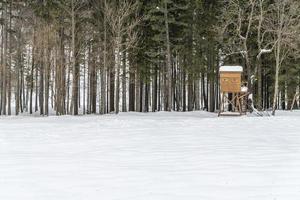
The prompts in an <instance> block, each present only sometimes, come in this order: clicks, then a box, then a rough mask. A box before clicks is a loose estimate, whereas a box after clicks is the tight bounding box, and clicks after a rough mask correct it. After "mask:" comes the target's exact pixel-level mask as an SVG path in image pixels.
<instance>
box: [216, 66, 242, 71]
mask: <svg viewBox="0 0 300 200" xmlns="http://www.w3.org/2000/svg"><path fill="white" fill-rule="evenodd" d="M219 71H220V72H243V67H242V66H221V67H220V69H219Z"/></svg>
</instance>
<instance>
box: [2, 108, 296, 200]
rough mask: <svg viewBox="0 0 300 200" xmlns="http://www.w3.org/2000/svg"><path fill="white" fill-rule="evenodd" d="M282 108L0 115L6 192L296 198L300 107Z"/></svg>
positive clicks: (42, 197)
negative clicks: (222, 113)
mask: <svg viewBox="0 0 300 200" xmlns="http://www.w3.org/2000/svg"><path fill="white" fill-rule="evenodd" d="M277 114H278V116H276V117H253V116H248V117H247V116H244V117H220V118H217V117H216V114H208V113H204V112H191V113H174V112H172V113H148V114H137V113H127V114H121V115H106V116H80V117H71V116H64V117H55V116H52V117H28V116H23V117H0V199H1V200H99V199H104V200H169V199H170V200H249V199H251V200H252V199H253V200H275V199H276V200H295V199H300V124H299V121H300V112H278V113H277Z"/></svg>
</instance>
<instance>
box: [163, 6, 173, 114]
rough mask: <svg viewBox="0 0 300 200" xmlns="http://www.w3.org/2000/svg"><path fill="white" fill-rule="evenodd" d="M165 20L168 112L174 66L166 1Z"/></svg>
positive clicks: (170, 104) (168, 109) (170, 101)
mask: <svg viewBox="0 0 300 200" xmlns="http://www.w3.org/2000/svg"><path fill="white" fill-rule="evenodd" d="M164 6H165V9H164V18H165V28H166V67H167V73H166V94H165V95H167V98H166V100H167V102H166V108H165V109H166V110H167V111H171V109H172V108H171V106H172V64H171V48H170V35H169V33H170V31H169V20H168V3H167V0H164Z"/></svg>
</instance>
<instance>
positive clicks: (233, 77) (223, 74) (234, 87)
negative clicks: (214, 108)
mask: <svg viewBox="0 0 300 200" xmlns="http://www.w3.org/2000/svg"><path fill="white" fill-rule="evenodd" d="M219 72H220V92H221V95H220V96H221V100H220V111H219V115H241V114H242V104H244V102H243V99H244V97H245V96H246V95H247V90H245V87H242V73H243V67H241V66H221V67H220V69H219ZM226 107H227V108H226ZM229 107H231V109H230V108H229ZM225 108H226V109H225ZM225 110H227V111H225ZM229 111H230V112H229Z"/></svg>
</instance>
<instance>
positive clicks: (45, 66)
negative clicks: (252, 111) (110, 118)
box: [0, 0, 300, 115]
mask: <svg viewBox="0 0 300 200" xmlns="http://www.w3.org/2000/svg"><path fill="white" fill-rule="evenodd" d="M0 16H1V17H0V19H1V20H0V23H1V25H0V28H1V30H0V34H1V36H0V115H19V114H21V113H28V114H33V113H39V114H40V115H50V114H51V113H54V114H56V115H82V114H107V113H119V112H129V111H135V112H156V111H195V110H206V111H209V112H216V111H217V110H219V102H220V87H219V71H218V70H219V67H220V66H221V65H241V66H243V68H244V73H243V80H244V82H245V84H247V86H248V88H249V91H250V92H251V93H252V94H253V101H254V105H255V107H256V108H257V109H258V110H269V109H270V110H271V109H272V110H273V113H274V114H275V110H276V109H283V110H284V109H297V108H299V106H300V105H299V103H300V101H299V89H300V88H299V86H300V62H299V61H300V1H299V0H2V1H0ZM293 102H295V103H294V105H293V107H292V104H293Z"/></svg>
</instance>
